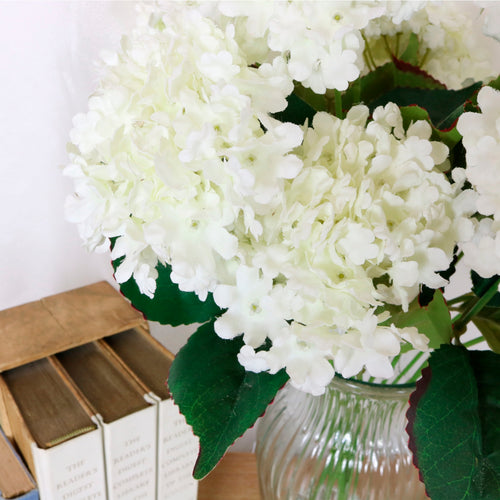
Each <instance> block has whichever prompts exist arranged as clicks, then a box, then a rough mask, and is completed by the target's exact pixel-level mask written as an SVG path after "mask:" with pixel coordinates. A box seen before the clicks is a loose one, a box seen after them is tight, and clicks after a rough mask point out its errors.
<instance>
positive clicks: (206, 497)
mask: <svg viewBox="0 0 500 500" xmlns="http://www.w3.org/2000/svg"><path fill="white" fill-rule="evenodd" d="M198 500H261V497H260V493H259V480H258V476H257V463H256V459H255V455H254V454H253V453H228V454H226V455H225V456H224V458H223V459H222V460H221V461H220V463H219V464H218V465H217V467H216V468H215V469H214V470H213V471H212V472H211V473H210V474H209V475H208V476H207V477H205V478H204V479H202V480H201V481H200V484H199V491H198Z"/></svg>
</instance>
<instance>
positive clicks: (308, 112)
mask: <svg viewBox="0 0 500 500" xmlns="http://www.w3.org/2000/svg"><path fill="white" fill-rule="evenodd" d="M306 90H307V89H306ZM306 96H309V97H310V96H311V94H310V93H309V92H306V91H304V92H303V93H301V97H299V96H298V95H297V94H296V93H295V92H294V93H292V94H290V95H289V96H288V97H287V98H286V100H287V102H288V105H287V107H286V108H285V109H284V110H283V111H280V112H279V113H275V114H273V117H274V118H276V119H277V120H279V121H281V122H291V123H295V124H296V125H304V123H305V122H306V120H307V121H309V124H311V123H312V119H313V117H314V115H315V114H316V110H315V108H313V107H312V106H311V104H309V102H307V101H306V100H305V99H306V98H307V97H306ZM316 104H317V103H316ZM318 106H319V105H318Z"/></svg>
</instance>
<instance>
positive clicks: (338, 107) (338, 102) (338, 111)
mask: <svg viewBox="0 0 500 500" xmlns="http://www.w3.org/2000/svg"><path fill="white" fill-rule="evenodd" d="M334 95H335V116H336V117H337V118H340V119H341V120H343V119H344V112H343V111H342V93H341V92H340V90H337V89H335V90H334Z"/></svg>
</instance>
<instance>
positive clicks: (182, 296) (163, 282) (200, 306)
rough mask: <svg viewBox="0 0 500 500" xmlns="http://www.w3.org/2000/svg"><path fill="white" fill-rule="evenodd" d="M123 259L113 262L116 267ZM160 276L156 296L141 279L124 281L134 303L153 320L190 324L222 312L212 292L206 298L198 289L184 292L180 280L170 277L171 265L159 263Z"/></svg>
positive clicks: (123, 285)
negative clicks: (146, 292) (150, 294)
mask: <svg viewBox="0 0 500 500" xmlns="http://www.w3.org/2000/svg"><path fill="white" fill-rule="evenodd" d="M121 260H122V259H117V260H116V261H114V262H113V266H114V269H115V270H116V268H117V267H118V265H119V264H120V262H121ZM156 270H157V271H158V278H157V280H156V291H155V294H154V297H153V298H149V297H148V296H147V295H144V294H142V293H141V292H140V290H139V287H138V286H137V283H136V282H135V280H134V279H133V278H130V279H129V280H128V281H126V282H125V283H121V284H120V290H121V292H122V293H123V295H125V297H127V298H128V299H129V300H130V302H132V305H133V306H134V307H135V308H136V309H137V310H139V311H141V312H142V313H143V314H144V316H145V317H146V318H147V319H148V320H151V321H158V322H159V323H161V324H163V325H172V326H178V325H189V324H191V323H204V322H205V321H208V320H210V319H212V318H214V317H215V316H218V315H220V313H221V310H220V309H219V307H218V306H217V304H216V303H215V302H214V300H213V297H212V295H211V294H209V295H208V297H207V299H206V300H205V302H202V301H201V300H200V299H199V298H198V296H197V295H196V294H195V293H192V292H182V291H181V290H179V287H178V286H177V284H175V283H173V282H172V280H171V279H170V273H171V268H170V266H164V265H162V264H158V265H157V266H156Z"/></svg>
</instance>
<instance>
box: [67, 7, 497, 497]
mask: <svg viewBox="0 0 500 500" xmlns="http://www.w3.org/2000/svg"><path fill="white" fill-rule="evenodd" d="M138 12H139V15H138V25H137V28H136V29H135V31H134V32H133V33H132V34H130V35H129V36H126V37H124V38H123V40H122V45H121V50H120V51H118V52H117V53H105V54H103V77H102V80H101V82H100V84H99V87H98V88H97V90H96V91H95V93H94V94H93V95H92V96H91V97H90V99H89V110H88V112H87V113H85V114H79V115H77V116H76V117H75V119H74V129H73V130H72V131H71V135H70V137H71V144H70V146H69V155H70V163H69V165H68V166H67V167H66V168H65V171H64V172H65V174H66V175H68V176H70V177H71V178H73V180H74V185H75V192H74V194H73V195H72V196H71V197H70V198H69V199H68V203H67V217H68V219H69V220H70V221H72V222H75V223H77V224H78V228H79V232H80V234H81V236H82V238H83V240H84V241H85V244H86V245H87V246H88V248H89V249H91V250H95V251H107V250H108V249H109V247H110V246H111V258H112V260H113V265H114V268H115V278H116V280H117V282H118V283H119V284H120V287H121V290H122V291H123V293H124V294H125V296H127V297H128V298H129V299H130V300H131V302H132V304H133V305H134V306H135V307H137V308H138V309H139V310H141V311H143V312H144V314H145V316H146V317H147V318H148V319H151V320H154V321H159V322H161V323H165V324H172V325H179V324H189V323H199V324H200V327H199V328H198V330H197V331H196V333H195V334H193V335H192V337H191V338H190V339H189V341H188V342H187V344H186V346H185V347H184V348H183V349H181V351H180V352H179V354H178V356H177V358H176V360H175V362H174V364H173V366H172V369H171V372H170V376H169V387H170V390H171V392H172V394H173V397H174V400H175V401H176V402H177V404H178V405H179V407H180V409H181V412H182V413H183V414H184V415H185V417H186V419H187V421H188V423H190V424H191V425H192V427H193V430H194V432H195V434H197V435H198V436H199V437H200V447H201V448H200V456H199V459H198V462H197V465H196V468H195V472H194V474H195V477H198V478H199V477H202V476H204V475H205V474H207V473H208V472H209V471H210V470H211V469H212V468H213V467H214V466H215V464H216V463H217V461H218V460H219V459H220V458H221V456H222V455H223V454H224V452H225V450H226V449H227V447H228V446H229V445H230V444H231V443H232V442H233V441H234V439H236V438H237V437H239V436H240V435H241V434H242V433H243V432H244V431H245V430H246V429H247V428H248V427H250V426H251V425H253V424H254V422H255V420H256V419H257V418H258V417H259V416H260V415H261V414H262V413H263V412H264V411H265V408H266V406H267V405H268V404H269V403H270V402H271V401H272V399H273V397H274V396H275V394H276V392H277V391H278V390H279V389H280V387H281V386H282V385H283V384H284V383H286V382H287V380H289V381H290V383H291V384H293V385H294V386H295V387H297V388H299V389H301V390H304V391H307V392H310V393H312V394H321V393H322V392H323V391H324V390H325V387H326V385H328V383H329V382H330V381H331V380H332V378H333V377H334V376H335V375H336V374H338V375H340V376H342V377H346V378H348V377H354V376H359V377H372V378H375V379H377V380H378V379H383V380H385V381H388V382H389V383H390V382H391V381H392V382H394V381H395V380H401V371H400V370H399V371H398V366H399V365H398V363H401V360H402V359H403V356H404V355H405V354H406V355H408V353H409V354H410V355H411V356H413V358H412V359H420V361H421V362H420V364H418V363H417V364H415V365H414V368H415V371H414V373H413V374H408V373H407V379H408V380H416V379H418V378H419V377H420V375H421V370H420V369H418V370H417V369H416V368H421V367H422V366H423V364H425V365H426V366H427V367H426V368H425V369H424V370H423V375H422V377H421V378H420V380H419V382H418V383H417V389H416V391H415V393H414V395H413V396H412V401H411V403H412V404H411V407H410V411H409V413H408V416H409V420H410V423H409V426H408V430H409V432H410V444H411V446H412V450H413V452H414V455H415V463H416V465H417V466H418V467H419V469H420V473H421V477H422V479H423V480H424V482H425V485H426V488H427V492H428V493H429V495H430V496H431V498H433V499H439V498H443V499H444V498H498V494H499V488H500V462H499V460H498V450H499V449H500V431H499V429H498V424H497V422H498V417H499V414H500V384H499V383H498V374H499V373H500V371H499V368H500V360H499V356H498V353H500V326H499V325H500V323H499V319H500V308H499V307H500V294H499V293H498V285H499V282H500V281H499V276H500V244H499V241H500V201H499V200H500V197H499V196H498V192H499V188H500V163H499V161H498V158H499V153H500V149H499V147H500V146H499V143H500V126H499V123H500V122H499V121H498V120H499V117H500V92H499V90H497V89H500V85H499V83H498V81H497V80H496V79H495V78H496V77H497V75H498V74H500V44H499V42H498V39H499V37H498V35H499V33H498V32H496V31H495V29H496V28H497V26H496V24H495V19H497V17H498V8H497V7H496V5H495V4H494V3H493V4H490V3H488V2H485V3H484V5H483V4H482V3H481V2H457V3H456V4H454V5H453V7H451V5H450V2H446V3H440V2H385V1H366V2H363V1H359V2H358V1H356V2H298V1H297V2H294V1H291V2H286V3H282V2H265V3H256V2H206V3H205V2H200V3H193V2H189V3H183V2H180V3H177V2H164V3H162V2H160V3H155V4H141V5H140V7H139V10H138ZM460 259H461V260H462V262H461V265H465V266H466V267H467V269H468V270H469V271H470V272H471V273H472V288H471V290H470V292H468V293H466V294H465V295H463V296H460V297H456V298H454V299H451V300H448V301H446V300H444V298H443V294H442V289H443V287H444V286H445V285H446V284H447V283H448V281H449V279H450V276H451V275H452V274H453V273H454V272H455V266H456V264H457V262H458V261H459V260H460ZM470 321H473V322H474V324H475V325H476V326H477V327H478V328H479V330H480V333H481V337H480V339H481V340H485V341H486V342H487V344H488V346H489V349H488V350H486V351H473V350H470V349H467V348H465V347H464V346H463V334H464V332H465V331H466V325H467V324H468V323H469V322H470ZM418 353H421V354H418ZM429 354H430V357H429ZM427 357H429V360H428V361H426V360H427ZM407 371H408V370H407ZM465 387H469V388H470V390H469V391H467V394H464V388H465ZM436 422H437V423H436ZM443 436H445V437H446V444H445V445H443V447H441V443H442V442H443V440H442V437H443ZM436 437H438V438H440V439H438V440H437V441H436ZM464 457H465V458H464ZM443 482H445V483H446V485H447V487H448V488H449V489H448V490H447V493H443V492H442V490H441V489H440V488H441V486H442V484H443ZM450 491H452V493H450ZM443 494H444V495H445V496H443ZM446 494H448V496H446ZM450 494H451V496H449V495H450Z"/></svg>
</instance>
